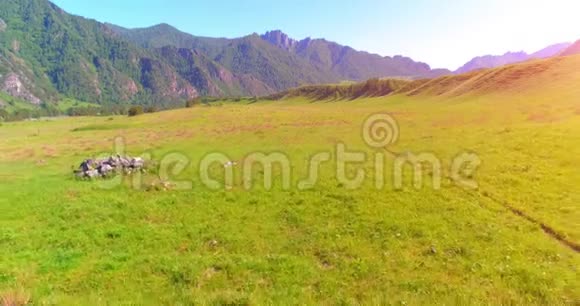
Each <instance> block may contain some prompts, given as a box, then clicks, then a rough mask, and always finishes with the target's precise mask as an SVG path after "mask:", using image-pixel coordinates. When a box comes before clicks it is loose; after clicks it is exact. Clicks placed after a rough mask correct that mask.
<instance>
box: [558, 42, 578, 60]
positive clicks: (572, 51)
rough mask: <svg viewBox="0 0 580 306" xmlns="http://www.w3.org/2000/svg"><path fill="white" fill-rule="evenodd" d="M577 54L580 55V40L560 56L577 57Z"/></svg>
mask: <svg viewBox="0 0 580 306" xmlns="http://www.w3.org/2000/svg"><path fill="white" fill-rule="evenodd" d="M576 54H580V40H578V41H576V42H575V43H574V44H572V45H571V46H570V47H568V48H567V49H566V50H564V51H562V53H560V54H559V55H560V56H568V55H576Z"/></svg>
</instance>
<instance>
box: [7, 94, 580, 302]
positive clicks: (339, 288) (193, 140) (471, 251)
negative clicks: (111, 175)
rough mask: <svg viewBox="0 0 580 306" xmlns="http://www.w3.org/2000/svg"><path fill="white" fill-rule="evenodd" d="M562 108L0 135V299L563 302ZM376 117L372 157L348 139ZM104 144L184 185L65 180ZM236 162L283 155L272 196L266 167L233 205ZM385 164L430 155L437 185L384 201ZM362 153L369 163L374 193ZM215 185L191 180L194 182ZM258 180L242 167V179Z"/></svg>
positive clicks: (567, 99)
mask: <svg viewBox="0 0 580 306" xmlns="http://www.w3.org/2000/svg"><path fill="white" fill-rule="evenodd" d="M518 97H519V98H518ZM576 97H577V95H576V93H574V94H573V95H572V94H571V95H569V96H566V95H561V96H556V97H554V96H553V95H552V96H550V98H547V97H544V96H541V95H537V96H534V98H530V97H528V96H526V97H522V96H517V95H514V96H512V95H487V96H483V97H477V96H462V97H456V98H453V99H440V98H425V97H420V96H417V97H412V98H410V97H405V96H391V97H385V98H373V99H359V100H355V101H336V102H317V103H311V101H307V100H301V99H293V100H290V101H278V102H259V103H255V104H251V105H240V104H228V103H225V104H223V105H218V104H214V105H212V106H208V107H205V106H199V107H194V108H192V109H183V110H175V111H167V112H161V113H156V114H147V115H143V116H138V117H133V118H125V117H112V118H101V117H85V118H65V119H58V120H52V121H38V122H17V123H9V124H7V123H5V124H3V125H2V126H0V148H1V149H0V194H1V195H2V196H1V197H0V211H1V214H0V249H1V250H2V256H1V259H0V294H2V295H3V296H5V297H11V298H13V299H19V298H20V299H24V298H25V297H26V298H30V300H31V301H32V302H33V303H35V304H45V303H46V304H58V305H67V304H70V305H79V304H87V305H105V304H111V305H118V304H175V305H179V304H182V305H189V304H192V303H202V304H267V303H276V304H320V303H325V304H339V303H346V304H357V303H364V304H381V303H387V304H551V305H556V304H575V303H578V301H579V299H580V291H579V289H578V288H580V281H579V279H578V274H579V271H578V268H579V267H580V257H579V256H578V249H575V246H577V245H578V243H580V224H579V223H578V220H580V209H579V207H578V203H580V194H579V193H578V184H579V183H580V171H578V170H579V165H580V143H579V142H578V138H577V137H578V135H580V120H579V119H580V117H579V116H580V106H579V104H578V103H577V99H576ZM546 101H549V102H546ZM377 113H388V114H390V115H391V116H392V117H393V118H394V119H395V120H396V121H397V124H398V128H399V132H400V134H399V137H398V141H397V142H396V143H394V144H392V145H391V146H389V147H388V150H389V151H391V152H390V153H386V154H385V150H383V149H382V148H380V149H375V148H373V147H371V146H369V145H368V144H367V143H366V142H365V138H364V137H363V131H362V129H363V123H364V122H365V120H366V119H367V118H368V117H369V116H370V115H372V114H377ZM117 137H122V143H123V145H124V146H125V150H126V152H127V153H129V154H131V155H142V154H145V153H149V154H151V156H152V158H153V159H154V160H157V161H160V160H163V159H164V158H167V156H168V154H170V153H171V154H174V155H173V156H174V157H175V159H174V161H176V163H173V164H174V165H178V166H179V161H181V160H182V159H184V158H185V160H186V161H189V164H188V165H187V166H186V167H185V169H184V170H183V171H181V172H180V173H179V174H177V175H174V174H172V172H171V171H169V174H170V175H169V177H170V178H172V179H173V180H175V181H189V182H190V183H191V184H192V187H191V188H185V189H184V190H178V189H179V188H178V187H179V186H181V185H178V184H175V183H174V184H173V185H170V184H169V185H167V186H165V185H159V184H160V183H159V182H157V183H156V182H155V175H153V174H148V175H145V176H144V181H145V183H144V185H143V186H142V188H140V189H135V188H132V187H131V185H130V182H126V183H125V184H123V185H122V186H117V187H114V188H111V189H105V188H103V182H102V181H96V182H89V181H78V180H75V179H74V178H73V176H72V168H75V167H77V166H78V164H79V163H80V162H81V161H82V160H83V159H84V158H86V157H89V156H94V155H97V154H99V153H100V152H111V151H112V149H113V146H114V143H115V139H116V138H117ZM341 143H342V144H344V145H346V148H347V150H348V151H351V152H354V151H359V152H364V153H365V154H366V157H367V158H366V161H364V162H361V163H358V164H357V163H354V164H351V165H349V166H347V168H346V173H347V175H348V176H349V177H351V178H352V177H354V176H355V175H356V173H357V170H361V169H364V170H366V173H367V174H368V176H367V179H366V180H364V181H363V183H362V185H361V186H360V187H358V188H355V189H353V190H350V189H348V188H347V187H348V186H345V184H344V183H341V182H340V181H338V180H337V178H336V166H335V163H333V161H336V159H337V154H336V153H337V145H338V144H341ZM216 152H217V153H222V154H225V155H227V156H228V157H229V158H230V159H231V160H232V161H237V162H238V164H237V165H233V166H232V167H233V169H234V171H235V179H234V183H233V186H231V187H230V188H221V189H219V190H210V189H208V188H207V187H205V186H204V185H203V184H202V182H201V179H200V177H199V175H198V172H199V171H198V170H199V169H200V161H201V160H202V159H203V157H204V156H207V154H208V153H216ZM253 152H264V153H271V152H280V153H283V154H284V155H285V156H287V158H288V161H289V163H290V165H291V170H292V177H291V183H292V184H291V188H289V189H287V190H285V189H284V188H283V186H282V184H281V181H280V180H279V179H278V178H279V175H280V174H281V171H280V169H278V168H276V169H274V174H275V175H274V178H275V180H274V181H275V183H274V186H273V188H272V190H265V189H264V188H262V187H254V188H252V189H251V190H246V189H245V188H244V182H245V180H244V178H243V177H241V174H240V169H241V167H242V165H243V162H244V158H245V157H247V156H248V154H251V153H253ZM324 152H329V153H331V159H332V161H330V162H327V163H325V164H323V165H322V166H321V167H320V178H319V181H318V183H317V184H314V185H313V186H312V188H309V189H306V190H300V189H299V188H297V187H296V186H297V183H298V181H299V180H301V179H303V178H305V177H306V176H307V174H308V169H309V168H308V163H307V161H308V159H309V158H310V157H311V156H312V155H313V154H316V153H324ZM404 152H413V153H416V154H420V153H429V154H432V156H436V157H437V158H438V159H439V160H440V161H441V164H442V183H441V188H440V189H438V190H437V189H434V188H432V183H433V181H432V180H430V179H427V177H429V175H430V174H433V173H434V172H433V169H432V168H429V169H431V170H430V171H429V169H427V170H426V171H425V178H426V179H425V182H424V183H425V184H424V186H423V188H420V189H415V188H414V187H413V185H412V182H411V181H410V180H411V177H412V176H411V168H410V167H406V168H404V169H405V174H404V179H403V187H402V188H401V189H399V188H395V184H396V182H395V181H394V179H393V175H391V173H393V171H394V168H395V166H394V165H395V164H394V161H395V159H396V157H397V156H398V155H397V154H402V153H404ZM462 152H463V153H465V152H468V153H473V154H475V155H476V156H477V158H478V159H479V160H480V161H481V165H480V166H479V168H478V169H477V172H476V174H475V176H473V177H472V178H471V179H473V180H475V181H476V182H477V184H478V188H477V189H469V188H465V186H463V187H462V186H457V185H455V184H453V181H452V180H451V179H450V174H451V173H452V171H451V164H452V161H453V160H454V158H455V157H457V156H458V154H460V153H462ZM378 153H381V154H384V155H385V156H386V161H385V165H384V167H385V169H386V170H385V172H384V173H385V176H384V177H385V187H384V188H382V189H380V190H377V188H376V187H375V186H374V178H376V176H375V172H374V171H375V167H374V159H373V158H374V156H376V154H378ZM168 169H173V170H179V169H177V168H175V167H169V168H168ZM224 171H227V167H226V168H225V170H224V167H223V166H222V165H215V164H214V165H213V166H212V167H211V173H212V175H213V176H214V177H220V176H221V175H223V173H224ZM177 172H179V171H177ZM265 173H266V171H263V170H262V169H256V171H254V174H255V176H254V179H255V183H257V182H258V181H259V180H258V179H261V178H262V176H264V175H265ZM220 180H221V179H218V181H220ZM221 181H223V180H221ZM160 186H161V187H160ZM165 187H167V189H168V190H164V189H165ZM185 187H187V186H185Z"/></svg>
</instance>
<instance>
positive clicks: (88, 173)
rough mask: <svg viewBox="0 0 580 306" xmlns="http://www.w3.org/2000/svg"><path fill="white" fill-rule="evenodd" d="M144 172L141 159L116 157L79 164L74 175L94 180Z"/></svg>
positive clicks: (88, 160)
mask: <svg viewBox="0 0 580 306" xmlns="http://www.w3.org/2000/svg"><path fill="white" fill-rule="evenodd" d="M144 170H145V161H144V160H143V159H142V158H141V157H128V156H120V155H116V156H111V157H108V158H103V159H87V160H85V161H83V162H82V163H81V164H80V166H79V168H78V169H77V170H75V171H74V173H75V175H76V177H78V178H86V179H94V178H106V177H111V176H113V175H116V174H131V173H135V172H139V171H144Z"/></svg>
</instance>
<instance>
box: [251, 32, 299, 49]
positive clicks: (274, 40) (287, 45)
mask: <svg viewBox="0 0 580 306" xmlns="http://www.w3.org/2000/svg"><path fill="white" fill-rule="evenodd" d="M260 37H261V38H262V39H263V40H265V41H267V42H269V43H271V44H272V45H274V46H277V47H280V48H282V49H286V50H289V49H291V48H293V47H294V46H295V45H296V43H297V41H296V40H294V39H292V38H290V37H288V35H287V34H286V33H284V32H282V31H280V30H274V31H268V32H266V34H263V35H261V36H260Z"/></svg>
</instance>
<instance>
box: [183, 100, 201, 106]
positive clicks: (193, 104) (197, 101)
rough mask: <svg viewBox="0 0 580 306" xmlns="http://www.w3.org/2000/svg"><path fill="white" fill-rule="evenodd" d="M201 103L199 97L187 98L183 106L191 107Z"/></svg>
mask: <svg viewBox="0 0 580 306" xmlns="http://www.w3.org/2000/svg"><path fill="white" fill-rule="evenodd" d="M200 104H201V99H200V98H194V99H191V100H187V102H185V107H186V108H192V107H194V106H196V105H200Z"/></svg>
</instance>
